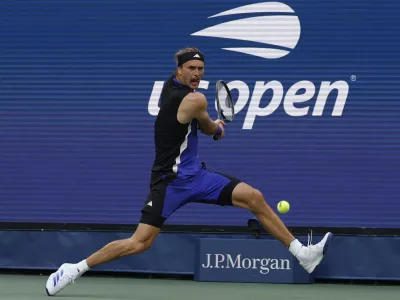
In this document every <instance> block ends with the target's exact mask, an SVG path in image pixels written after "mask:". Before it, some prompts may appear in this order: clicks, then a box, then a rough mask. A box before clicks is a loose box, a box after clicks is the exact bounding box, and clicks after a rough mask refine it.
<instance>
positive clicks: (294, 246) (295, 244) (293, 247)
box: [289, 239, 303, 257]
mask: <svg viewBox="0 0 400 300" xmlns="http://www.w3.org/2000/svg"><path fill="white" fill-rule="evenodd" d="M301 247H303V245H302V244H301V243H300V242H299V240H298V239H295V240H294V241H292V242H291V243H290V245H289V251H290V253H292V254H293V255H294V256H295V257H296V256H297V254H298V253H299V252H300V249H301Z"/></svg>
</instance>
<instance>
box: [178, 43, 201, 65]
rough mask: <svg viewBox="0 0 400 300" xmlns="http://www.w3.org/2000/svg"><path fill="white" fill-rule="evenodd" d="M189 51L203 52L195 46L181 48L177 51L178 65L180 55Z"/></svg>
mask: <svg viewBox="0 0 400 300" xmlns="http://www.w3.org/2000/svg"><path fill="white" fill-rule="evenodd" d="M188 52H201V51H200V50H199V48H195V47H187V48H185V49H182V50H179V51H178V52H176V53H175V62H176V64H177V65H178V57H179V56H181V55H182V54H185V53H188Z"/></svg>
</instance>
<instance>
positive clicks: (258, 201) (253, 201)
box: [248, 189, 265, 211]
mask: <svg viewBox="0 0 400 300" xmlns="http://www.w3.org/2000/svg"><path fill="white" fill-rule="evenodd" d="M263 205H265V200H264V196H263V194H262V193H261V191H260V190H257V189H253V190H252V193H251V196H250V197H249V199H248V206H249V209H250V210H251V211H258V210H259V209H260V207H261V206H263Z"/></svg>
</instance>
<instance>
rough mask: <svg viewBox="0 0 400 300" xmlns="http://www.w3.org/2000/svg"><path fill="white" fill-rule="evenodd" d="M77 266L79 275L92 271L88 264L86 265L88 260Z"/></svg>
mask: <svg viewBox="0 0 400 300" xmlns="http://www.w3.org/2000/svg"><path fill="white" fill-rule="evenodd" d="M76 266H77V268H78V269H79V273H85V272H86V271H88V270H89V269H90V268H89V266H88V264H87V263H86V259H84V260H82V261H81V262H79V263H77V265H76Z"/></svg>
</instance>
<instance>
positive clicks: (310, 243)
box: [307, 229, 313, 247]
mask: <svg viewBox="0 0 400 300" xmlns="http://www.w3.org/2000/svg"><path fill="white" fill-rule="evenodd" d="M312 245H313V244H312V229H310V232H309V233H308V241H307V247H310V246H312Z"/></svg>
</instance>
